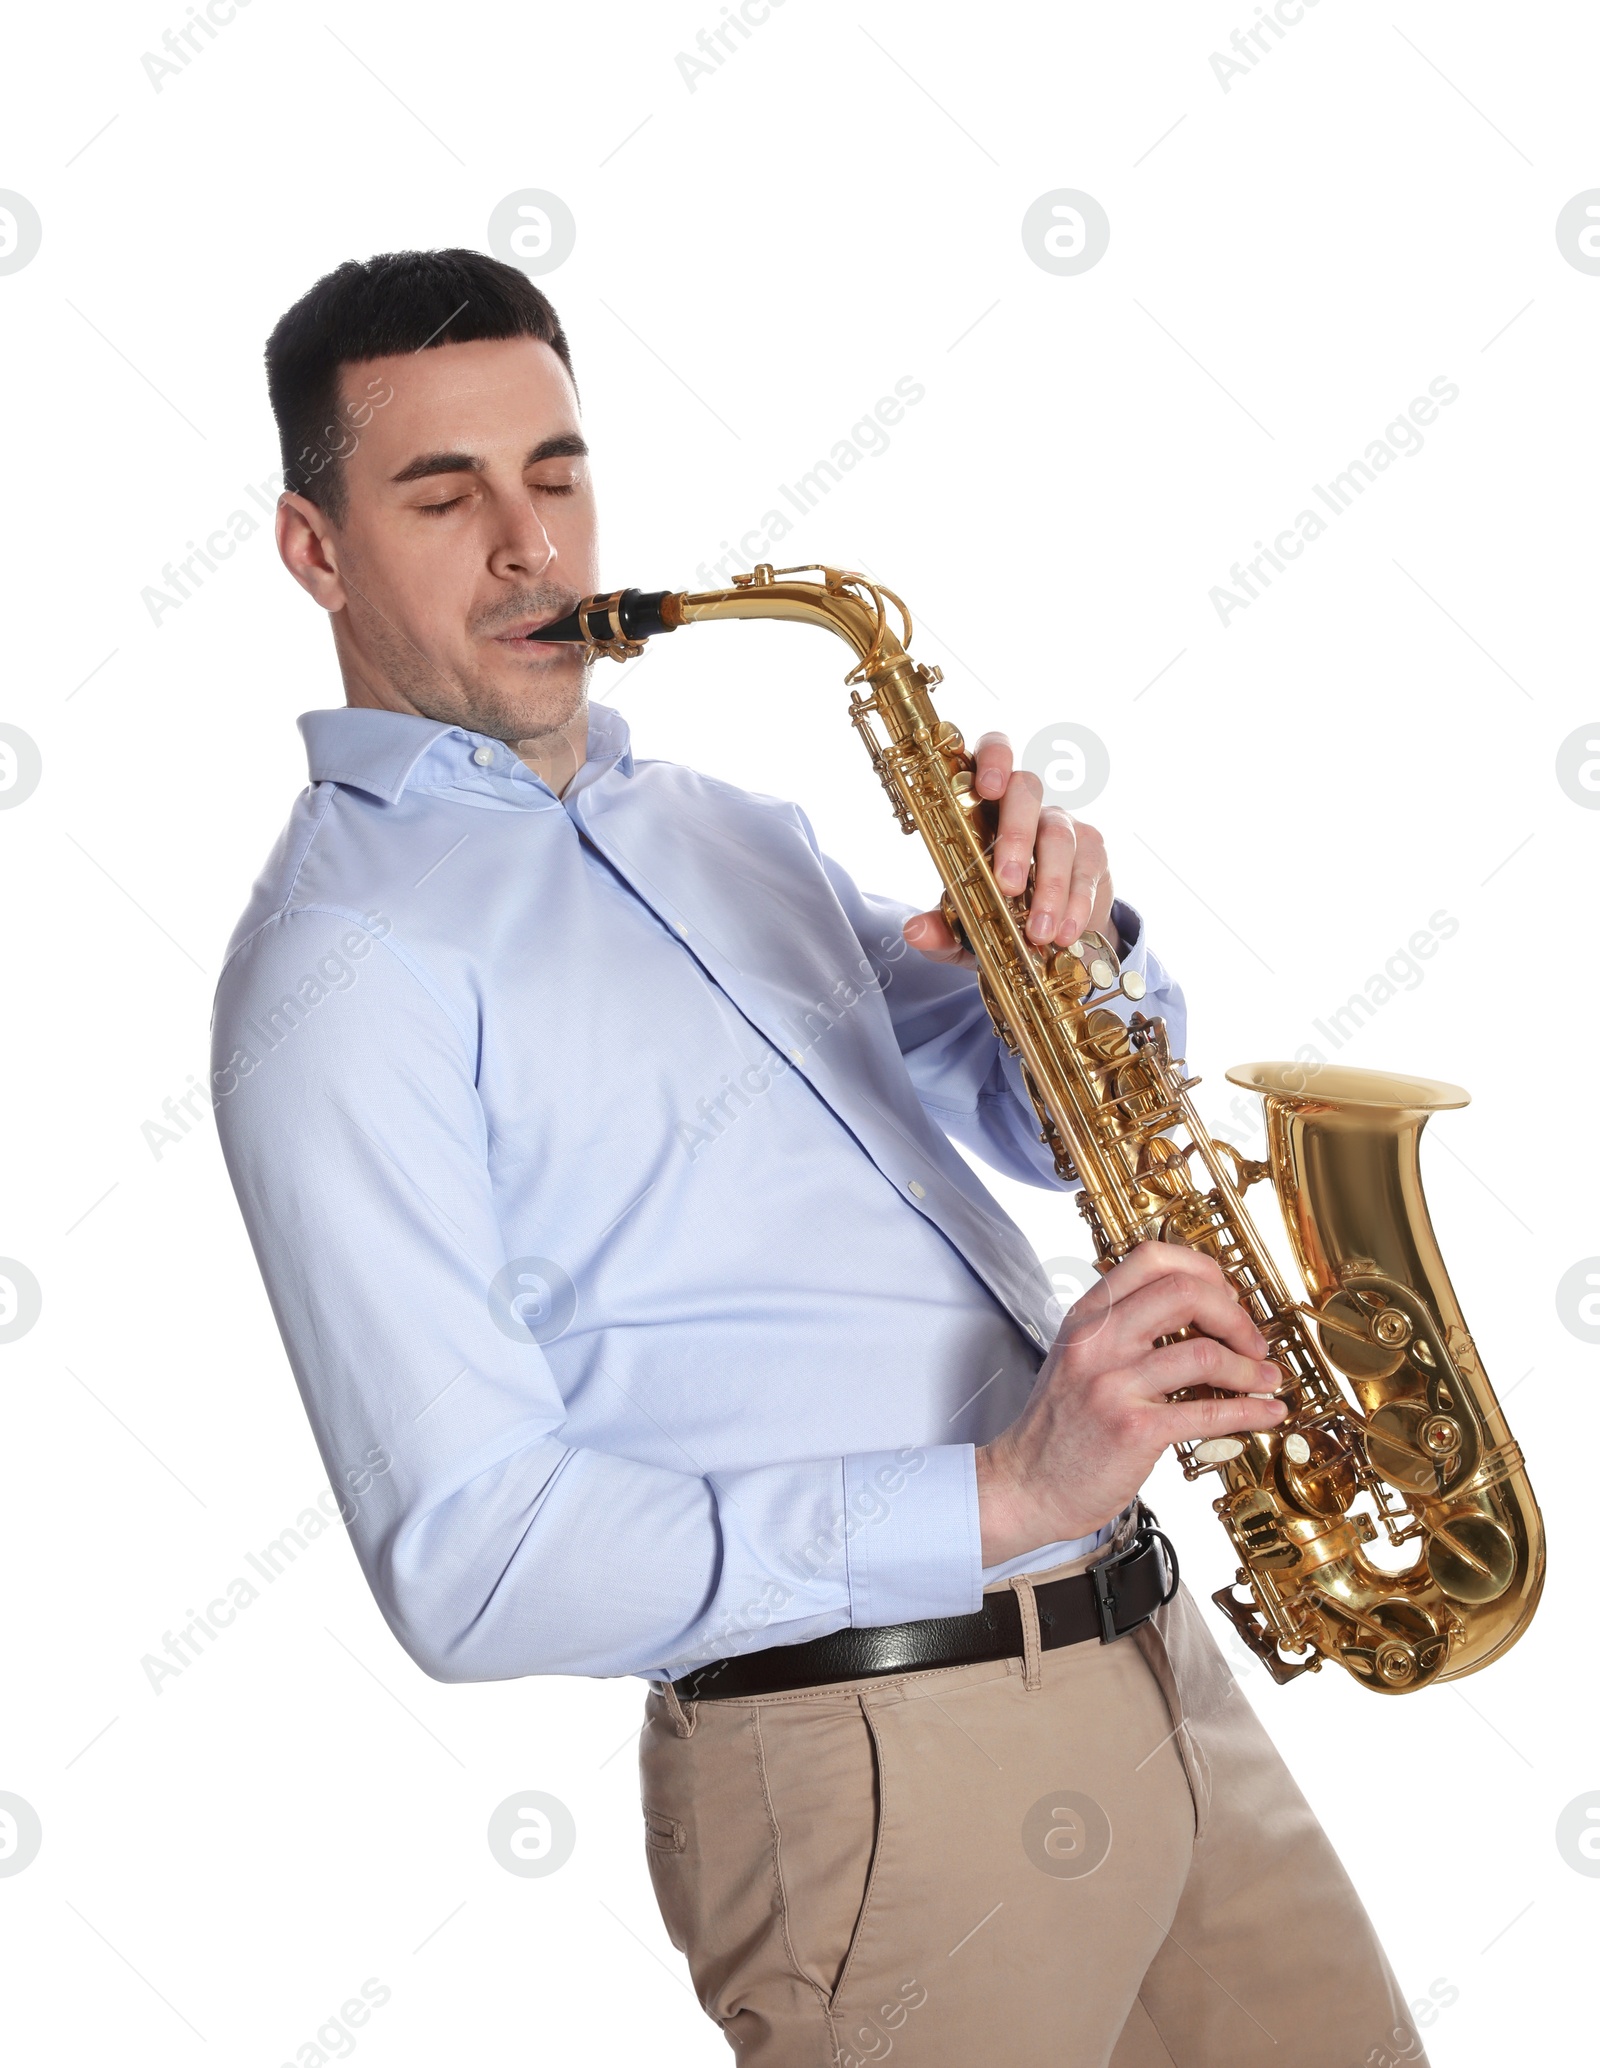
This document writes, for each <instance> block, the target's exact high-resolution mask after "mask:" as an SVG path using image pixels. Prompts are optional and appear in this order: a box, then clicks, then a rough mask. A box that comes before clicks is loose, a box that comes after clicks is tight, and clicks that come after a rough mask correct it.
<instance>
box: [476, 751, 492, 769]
mask: <svg viewBox="0 0 1600 2068" xmlns="http://www.w3.org/2000/svg"><path fill="white" fill-rule="evenodd" d="M472 758H473V760H474V761H475V762H476V763H477V764H478V766H479V767H480V768H492V767H493V766H494V749H493V747H475V748H474V749H473V753H472Z"/></svg>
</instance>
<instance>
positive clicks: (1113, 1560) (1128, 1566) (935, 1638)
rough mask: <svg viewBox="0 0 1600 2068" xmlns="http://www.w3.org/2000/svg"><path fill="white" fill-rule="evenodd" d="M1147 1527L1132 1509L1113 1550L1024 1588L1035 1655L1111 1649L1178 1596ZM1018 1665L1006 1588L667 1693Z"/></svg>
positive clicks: (777, 1649)
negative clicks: (979, 1603)
mask: <svg viewBox="0 0 1600 2068" xmlns="http://www.w3.org/2000/svg"><path fill="white" fill-rule="evenodd" d="M1155 1525H1156V1518H1155V1516H1154V1515H1153V1514H1152V1513H1151V1511H1150V1510H1149V1509H1148V1508H1147V1507H1146V1506H1145V1504H1144V1503H1143V1501H1141V1502H1140V1503H1139V1504H1138V1521H1137V1527H1136V1529H1135V1531H1134V1534H1133V1535H1132V1537H1131V1538H1130V1539H1129V1540H1128V1542H1127V1543H1126V1544H1125V1545H1124V1546H1123V1547H1122V1548H1121V1549H1120V1550H1118V1551H1114V1552H1112V1553H1111V1555H1110V1556H1109V1557H1107V1558H1103V1559H1101V1560H1100V1562H1099V1563H1098V1564H1097V1565H1091V1566H1090V1567H1088V1568H1087V1570H1086V1571H1084V1572H1081V1573H1075V1574H1073V1576H1072V1577H1071V1578H1070V1579H1065V1580H1049V1581H1046V1582H1045V1583H1044V1585H1042V1586H1038V1587H1035V1588H1034V1590H1033V1598H1034V1600H1035V1602H1036V1603H1037V1605H1038V1610H1039V1645H1040V1649H1041V1650H1043V1651H1055V1650H1057V1649H1058V1648H1059V1647H1060V1646H1062V1645H1064V1644H1082V1643H1084V1642H1086V1641H1087V1640H1088V1639H1089V1638H1091V1637H1098V1638H1099V1640H1100V1642H1101V1643H1102V1644H1111V1643H1112V1642H1114V1640H1115V1639H1117V1638H1119V1637H1125V1636H1126V1635H1127V1634H1128V1632H1129V1631H1130V1630H1136V1629H1137V1628H1138V1627H1139V1625H1140V1624H1141V1623H1143V1622H1147V1621H1148V1620H1149V1618H1150V1617H1151V1616H1153V1615H1154V1614H1155V1612H1156V1610H1157V1609H1158V1608H1162V1607H1164V1606H1165V1605H1166V1603H1167V1602H1169V1601H1170V1600H1171V1599H1172V1597H1173V1595H1174V1594H1175V1593H1176V1592H1177V1591H1178V1556H1177V1553H1176V1552H1175V1551H1174V1550H1173V1548H1172V1546H1171V1544H1170V1543H1169V1542H1168V1541H1167V1539H1166V1538H1165V1537H1164V1536H1163V1535H1162V1534H1161V1532H1160V1530H1158V1529H1157V1528H1156V1526H1155ZM1022 1656H1023V1640H1022V1610H1021V1608H1020V1607H1019V1606H1018V1603H1017V1596H1016V1591H1015V1589H1013V1588H1007V1589H1006V1591H1005V1592H1004V1593H996V1594H986V1595H985V1596H984V1597H983V1607H982V1608H981V1609H979V1610H978V1612H977V1613H976V1614H975V1615H970V1616H934V1617H932V1618H930V1619H929V1620H928V1621H926V1622H920V1623H890V1624H887V1625H885V1626H883V1627H881V1628H878V1629H869V1630H835V1631H833V1632H831V1633H830V1634H829V1635H828V1636H827V1637H817V1638H813V1639H812V1640H811V1641H810V1642H809V1643H808V1644H774V1645H769V1646H768V1647H767V1648H766V1649H765V1650H764V1651H758V1652H746V1653H744V1654H743V1655H742V1656H740V1657H735V1658H730V1659H717V1660H715V1661H713V1663H712V1664H711V1665H709V1666H697V1667H695V1668H694V1670H693V1671H692V1672H689V1673H685V1674H684V1675H683V1677H682V1678H681V1679H680V1680H675V1681H673V1683H672V1686H673V1690H674V1692H675V1693H676V1695H677V1697H678V1699H679V1701H681V1702H720V1701H732V1700H735V1699H737V1698H739V1697H741V1696H746V1697H747V1696H750V1695H781V1694H787V1693H788V1692H789V1691H790V1690H791V1689H794V1688H802V1687H827V1686H829V1685H831V1684H832V1683H833V1682H834V1681H836V1680H871V1679H877V1678H881V1677H882V1676H883V1675H885V1674H890V1673H914V1672H922V1671H926V1670H928V1669H930V1668H934V1667H939V1666H972V1665H978V1664H980V1663H982V1662H983V1661H985V1660H990V1659H1020V1658H1021V1657H1022Z"/></svg>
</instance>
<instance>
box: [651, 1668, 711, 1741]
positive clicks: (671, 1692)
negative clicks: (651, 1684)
mask: <svg viewBox="0 0 1600 2068" xmlns="http://www.w3.org/2000/svg"><path fill="white" fill-rule="evenodd" d="M657 1685H658V1686H659V1687H660V1689H661V1699H662V1701H663V1702H665V1703H666V1705H667V1714H668V1715H669V1716H670V1717H671V1718H672V1728H673V1729H674V1730H675V1731H676V1732H677V1734H678V1736H679V1737H680V1738H692V1737H693V1736H694V1727H695V1725H696V1724H697V1723H698V1722H699V1721H700V1705H699V1704H698V1703H697V1702H691V1703H690V1704H689V1708H688V1710H687V1711H686V1710H685V1709H684V1706H683V1704H682V1703H681V1702H680V1701H679V1700H678V1690H677V1689H676V1688H675V1687H674V1686H673V1684H672V1682H671V1681H670V1680H663V1681H659V1682H658V1683H657Z"/></svg>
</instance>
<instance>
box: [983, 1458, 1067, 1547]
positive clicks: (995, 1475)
mask: <svg viewBox="0 0 1600 2068" xmlns="http://www.w3.org/2000/svg"><path fill="white" fill-rule="evenodd" d="M975 1462H976V1465H977V1473H978V1534H979V1540H980V1543H981V1546H982V1556H983V1563H984V1565H985V1567H988V1566H991V1565H1004V1564H1005V1563H1006V1561H1007V1560H1008V1559H1012V1558H1020V1557H1021V1556H1022V1554H1023V1553H1024V1552H1025V1551H1031V1550H1033V1549H1034V1548H1035V1547H1036V1546H1037V1545H1039V1544H1049V1543H1053V1542H1054V1541H1055V1540H1056V1537H1057V1536H1058V1535H1059V1534H1060V1533H1059V1531H1055V1530H1052V1529H1051V1528H1050V1527H1049V1526H1048V1525H1047V1524H1045V1523H1044V1522H1043V1519H1042V1518H1040V1517H1038V1516H1037V1515H1035V1513H1034V1512H1033V1511H1034V1509H1035V1506H1036V1503H1035V1502H1034V1501H1033V1500H1032V1498H1031V1496H1030V1495H1029V1493H1028V1490H1027V1488H1026V1486H1025V1485H1024V1484H1023V1482H1022V1480H1021V1477H1020V1475H1019V1473H1018V1472H1017V1469H1016V1463H1015V1460H1014V1459H1013V1458H1012V1457H1011V1456H1010V1454H1009V1452H1008V1450H1007V1449H1006V1447H1005V1441H1004V1438H1003V1437H997V1438H996V1439H995V1441H994V1442H993V1443H985V1444H979V1445H978V1446H977V1449H976V1452H975ZM1041 1529H1043V1534H1042V1535H1041V1534H1040V1531H1041Z"/></svg>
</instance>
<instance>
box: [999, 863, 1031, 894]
mask: <svg viewBox="0 0 1600 2068" xmlns="http://www.w3.org/2000/svg"><path fill="white" fill-rule="evenodd" d="M1026 875H1027V871H1026V870H1025V869H1024V868H1023V867H1022V865H1021V864H1020V863H1019V862H1003V863H1002V864H1001V866H1000V884H1001V888H1002V889H1004V890H1020V889H1021V888H1022V885H1023V882H1024V879H1025V878H1026Z"/></svg>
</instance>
